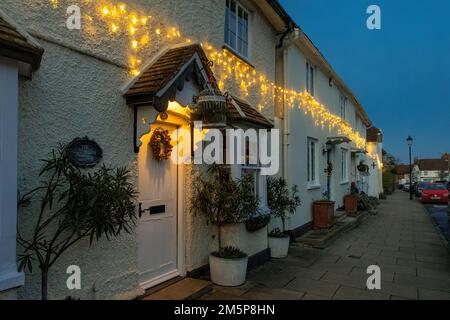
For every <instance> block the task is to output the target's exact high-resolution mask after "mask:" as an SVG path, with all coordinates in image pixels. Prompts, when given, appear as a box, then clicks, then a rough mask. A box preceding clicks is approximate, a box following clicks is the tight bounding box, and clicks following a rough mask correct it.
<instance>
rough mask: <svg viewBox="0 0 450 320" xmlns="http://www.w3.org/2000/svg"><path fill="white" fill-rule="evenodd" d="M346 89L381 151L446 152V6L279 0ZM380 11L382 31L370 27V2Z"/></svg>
mask: <svg viewBox="0 0 450 320" xmlns="http://www.w3.org/2000/svg"><path fill="white" fill-rule="evenodd" d="M280 2H281V3H282V4H283V6H284V7H285V9H286V10H287V12H288V13H289V14H290V15H291V17H292V18H293V19H294V20H295V21H296V22H297V24H298V25H299V26H300V27H301V28H302V30H303V31H304V32H305V33H306V34H307V35H308V36H309V37H310V38H311V39H312V41H313V42H314V43H315V45H316V46H317V47H318V48H319V49H320V51H321V52H322V53H323V54H324V56H325V57H326V58H327V60H328V61H329V62H330V63H331V65H332V66H333V68H334V69H335V70H336V72H337V73H338V74H339V75H340V76H341V78H342V79H343V80H344V81H345V82H346V83H347V85H348V86H349V87H350V88H351V89H352V91H353V93H354V94H355V95H356V97H357V98H358V99H359V100H360V102H361V103H362V105H363V106H364V108H365V109H366V110H367V112H368V113H369V116H370V118H371V119H372V121H373V123H374V125H375V126H377V127H379V128H381V129H383V132H384V147H385V149H386V150H387V151H388V152H390V153H392V154H393V155H394V156H396V157H398V158H400V160H402V161H407V159H408V149H407V144H406V138H407V137H408V135H409V134H411V135H412V136H413V138H414V139H415V141H414V151H413V153H414V156H417V157H420V158H433V157H440V155H441V154H442V153H444V152H450V115H449V113H450V1H447V0H421V1H410V0H372V1H366V0H281V1H280ZM372 4H375V5H378V6H380V8H381V14H382V16H381V19H382V29H381V30H373V31H371V30H369V29H367V27H366V20H367V18H368V16H369V15H367V14H366V10H367V7H368V6H369V5H372Z"/></svg>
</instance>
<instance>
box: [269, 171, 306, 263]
mask: <svg viewBox="0 0 450 320" xmlns="http://www.w3.org/2000/svg"><path fill="white" fill-rule="evenodd" d="M297 194H298V187H297V186H296V185H294V186H293V187H292V190H289V188H288V186H287V182H286V180H284V179H283V178H281V177H280V178H269V179H267V202H268V206H269V209H270V213H271V214H272V215H273V216H274V217H276V218H280V219H281V223H282V226H283V230H280V229H274V230H272V231H271V232H270V233H269V248H270V255H271V257H272V258H278V259H279V258H286V257H287V255H288V251H289V243H290V236H289V235H288V234H287V233H286V218H287V217H288V216H289V215H293V214H294V213H295V210H296V209H297V207H298V206H299V205H300V204H301V200H300V198H299V197H298V195H297Z"/></svg>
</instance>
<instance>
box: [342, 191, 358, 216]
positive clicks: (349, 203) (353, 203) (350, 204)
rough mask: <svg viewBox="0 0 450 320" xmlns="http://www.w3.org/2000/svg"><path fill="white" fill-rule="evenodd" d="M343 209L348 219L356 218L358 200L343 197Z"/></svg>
mask: <svg viewBox="0 0 450 320" xmlns="http://www.w3.org/2000/svg"><path fill="white" fill-rule="evenodd" d="M344 207H345V212H347V215H348V216H349V217H356V216H357V215H358V198H357V197H356V196H353V195H347V196H345V197H344Z"/></svg>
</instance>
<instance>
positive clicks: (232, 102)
mask: <svg viewBox="0 0 450 320" xmlns="http://www.w3.org/2000/svg"><path fill="white" fill-rule="evenodd" d="M227 117H228V119H229V120H230V121H235V122H248V123H250V124H252V125H253V126H255V125H256V126H258V127H262V128H268V129H269V128H273V127H274V125H273V123H272V122H270V121H269V120H268V119H267V118H266V117H265V116H264V115H263V114H262V113H260V112H259V111H258V110H256V108H255V107H253V106H252V105H250V104H249V103H247V102H245V101H244V100H241V99H239V98H237V97H234V96H230V97H229V99H228V115H227Z"/></svg>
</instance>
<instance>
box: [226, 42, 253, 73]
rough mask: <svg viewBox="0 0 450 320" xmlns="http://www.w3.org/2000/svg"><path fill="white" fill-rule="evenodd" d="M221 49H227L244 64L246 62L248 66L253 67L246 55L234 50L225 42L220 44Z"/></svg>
mask: <svg viewBox="0 0 450 320" xmlns="http://www.w3.org/2000/svg"><path fill="white" fill-rule="evenodd" d="M222 49H224V50H226V51H228V53H230V54H232V55H234V56H235V57H236V58H238V59H239V60H241V61H242V62H244V63H245V64H247V65H248V66H249V67H250V68H252V69H255V66H254V65H253V64H251V63H250V60H249V59H248V58H246V57H244V56H243V55H242V54H240V53H239V52H237V51H236V50H234V49H233V48H232V47H230V46H229V45H227V44H224V45H223V46H222Z"/></svg>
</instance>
